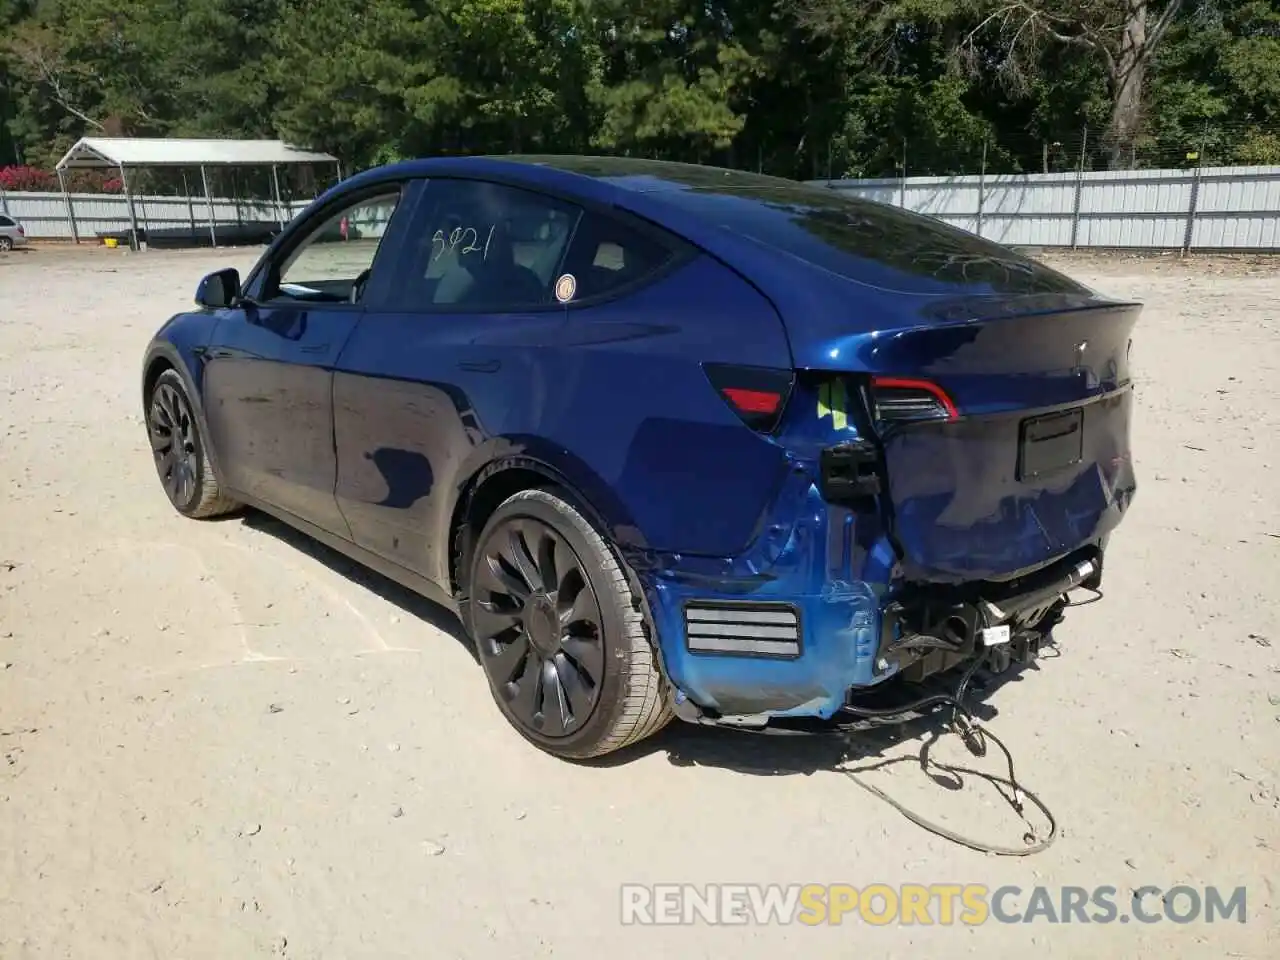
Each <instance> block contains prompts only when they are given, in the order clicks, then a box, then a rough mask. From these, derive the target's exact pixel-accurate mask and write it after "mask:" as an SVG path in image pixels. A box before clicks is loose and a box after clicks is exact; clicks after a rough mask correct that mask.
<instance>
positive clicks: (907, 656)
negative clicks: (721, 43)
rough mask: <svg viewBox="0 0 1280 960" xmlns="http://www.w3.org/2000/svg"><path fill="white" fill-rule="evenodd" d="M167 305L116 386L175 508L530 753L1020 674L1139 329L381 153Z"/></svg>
mask: <svg viewBox="0 0 1280 960" xmlns="http://www.w3.org/2000/svg"><path fill="white" fill-rule="evenodd" d="M355 223H359V224H361V225H362V228H361V230H360V232H359V235H358V236H353V233H352V231H351V230H350V229H348V230H346V231H343V229H342V225H343V224H347V225H348V226H350V225H351V224H355ZM335 228H337V229H335ZM195 299H196V303H197V305H198V308H199V309H197V310H194V311H191V312H184V313H181V314H178V315H177V316H174V317H173V318H171V319H170V320H169V321H168V322H167V323H166V324H164V326H163V327H162V328H161V329H160V331H159V332H158V333H157V334H156V336H155V338H154V339H153V341H152V342H151V344H150V345H149V346H148V348H147V350H146V353H145V356H144V357H143V362H142V367H141V371H140V372H141V383H140V387H141V398H142V401H143V405H144V407H143V409H144V412H145V417H146V424H147V429H148V431H149V434H150V446H151V450H152V451H153V456H154V459H155V466H156V469H157V471H158V473H159V477H160V481H161V483H162V485H163V488H164V490H165V492H166V494H167V496H168V498H169V500H170V502H171V503H172V505H173V506H174V508H176V509H177V510H178V511H179V512H180V513H182V514H184V515H186V516H189V517H210V516H214V515H216V514H220V513H227V512H229V511H231V510H234V509H237V508H239V507H241V506H244V505H248V506H252V507H256V508H258V509H261V510H264V511H266V512H268V513H271V514H273V515H275V516H276V517H278V518H280V519H282V520H284V521H285V522H286V523H289V524H291V525H293V526H295V527H297V528H298V529H300V530H303V531H305V532H306V533H308V534H310V535H311V536H313V537H315V538H316V539H318V540H321V541H323V542H325V543H328V544H329V545H330V546H332V547H334V548H335V549H337V550H340V551H342V552H344V553H346V554H348V555H349V556H352V557H354V558H356V559H358V560H359V561H360V562H362V563H364V564H365V565H367V566H369V567H371V568H373V569H375V570H378V571H380V572H381V573H383V574H385V575H387V576H389V577H391V578H393V579H396V580H398V581H400V582H401V583H404V584H407V585H409V586H410V587H411V588H413V589H415V590H417V591H419V592H420V593H422V594H423V595H425V596H427V597H429V598H431V599H434V600H436V601H438V602H439V603H441V604H444V605H446V606H447V607H449V608H451V609H453V610H455V611H457V612H458V613H459V614H460V616H461V618H462V621H463V623H464V624H465V625H466V628H467V631H468V632H469V634H470V636H471V638H472V640H473V641H474V643H475V648H476V653H477V656H478V659H479V661H480V663H481V665H482V667H483V669H484V671H485V673H486V674H487V677H488V681H489V686H490V688H491V690H492V693H493V696H494V699H495V700H496V701H497V704H498V706H499V708H500V709H501V711H502V713H503V714H504V716H505V717H506V718H507V720H508V721H510V723H511V724H512V725H513V726H514V727H515V728H516V729H517V730H519V731H520V733H521V734H523V735H524V736H525V737H526V738H527V739H528V740H530V741H532V742H533V743H534V744H536V745H537V746H538V747H540V748H542V749H544V750H547V751H548V752H551V753H553V754H556V755H559V756H562V757H568V758H585V757H593V756H599V755H601V754H605V753H609V752H611V751H614V750H617V749H618V748H620V747H624V746H627V745H628V744H631V743H635V742H637V741H638V740H641V739H643V738H645V737H647V736H649V735H650V734H652V733H654V732H655V731H656V730H658V729H659V728H660V727H662V726H663V725H664V724H665V723H666V722H667V721H668V720H669V719H671V718H672V717H673V716H674V717H678V718H680V719H681V720H685V721H689V722H693V723H702V724H717V725H724V726H733V727H737V728H743V727H756V728H768V727H770V726H771V725H774V726H776V725H777V724H780V723H781V724H784V725H785V724H787V723H789V722H794V721H796V720H797V719H801V720H805V721H808V722H812V721H815V720H816V721H830V720H832V719H841V718H842V717H843V716H844V715H847V714H849V713H850V712H851V711H852V710H853V708H855V707H856V706H857V701H858V699H859V698H860V697H864V695H866V694H867V693H868V692H869V691H871V690H872V689H873V688H879V687H881V686H882V685H883V684H885V683H886V682H888V681H891V680H892V681H895V682H897V683H900V684H904V685H908V686H910V685H915V686H916V688H921V687H923V686H925V684H926V681H929V682H930V683H932V682H934V681H936V680H937V679H938V678H939V676H940V675H941V674H943V673H947V672H951V671H955V670H963V671H966V673H965V674H964V677H965V680H964V682H959V683H958V685H957V690H959V689H961V688H963V687H964V686H966V685H967V678H968V676H969V673H968V672H967V671H971V670H973V669H976V665H978V664H981V663H986V664H989V665H990V666H991V669H992V670H994V671H996V672H999V671H1001V670H1004V669H1007V668H1008V667H1009V665H1010V662H1011V660H1023V661H1025V660H1029V659H1031V658H1033V657H1034V656H1035V655H1036V654H1037V652H1038V649H1039V645H1040V643H1041V642H1042V641H1043V640H1044V639H1045V638H1046V637H1047V636H1048V634H1049V631H1050V630H1051V629H1052V628H1053V626H1054V624H1055V623H1056V622H1057V621H1058V619H1059V618H1060V617H1061V616H1062V615H1063V613H1064V610H1065V608H1066V606H1067V595H1068V593H1069V592H1071V591H1073V590H1075V589H1076V588H1078V587H1083V588H1085V589H1092V590H1095V591H1096V590H1097V588H1098V586H1099V585H1100V583H1101V581H1102V570H1103V555H1104V552H1105V550H1106V547H1107V543H1108V540H1109V538H1110V537H1111V535H1112V533H1113V531H1115V529H1116V528H1117V527H1118V525H1119V524H1120V523H1121V521H1122V519H1123V517H1124V516H1125V513H1126V511H1127V509H1128V507H1129V504H1130V503H1131V502H1132V500H1133V497H1134V494H1135V490H1136V482H1135V479H1134V470H1133V463H1132V458H1131V454H1130V441H1129V425H1130V417H1131V411H1132V406H1133V384H1132V378H1131V376H1130V372H1129V348H1130V342H1131V341H1130V336H1131V333H1132V330H1133V328H1134V324H1135V323H1136V321H1137V320H1138V316H1139V313H1140V311H1141V306H1140V305H1139V304H1136V303H1130V302H1123V301H1116V300H1110V299H1107V298H1105V297H1103V296H1101V295H1100V294H1097V293H1095V292H1094V291H1092V290H1090V289H1088V288H1086V287H1084V286H1082V285H1081V284H1079V283H1077V282H1075V281H1074V280H1071V279H1070V278H1068V277H1067V276H1065V275H1063V274H1061V273H1059V272H1057V271H1055V270H1053V269H1050V268H1049V267H1047V266H1045V265H1043V264H1041V263H1038V262H1036V261H1034V260H1031V259H1029V258H1027V257H1024V256H1020V255H1018V254H1016V253H1014V252H1013V251H1011V250H1009V249H1008V248H1006V247H1003V246H1000V245H998V244H995V243H992V242H991V241H988V240H984V239H981V238H979V237H976V236H974V235H973V234H971V233H966V232H964V231H961V230H959V229H956V228H953V227H950V226H947V225H944V224H942V223H940V222H938V221H937V220H933V219H930V218H927V217H924V216H920V215H918V214H913V213H910V212H907V211H904V210H900V209H896V208H894V207H890V206H887V205H883V204H879V203H874V202H871V201H867V200H862V199H856V198H850V197H847V196H843V195H841V194H840V193H838V192H836V191H834V190H830V189H824V188H821V187H816V186H806V185H803V184H800V183H796V182H794V181H788V180H780V179H775V178H771V177H765V176H760V175H756V174H748V173H741V172H736V171H730V170H722V169H716V168H710V167H701V166H690V165H684V164H675V163H664V162H656V161H644V160H634V159H616V158H587V157H523V158H521V157H510V158H502V159H497V158H440V159H432V160H420V161H411V162H406V163H401V164H397V165H392V166H387V167H382V168H379V169H375V170H370V171H366V172H364V173H362V174H360V175H358V176H356V177H354V178H352V179H350V180H348V181H346V182H345V183H342V184H340V185H339V186H337V187H335V188H334V189H332V190H330V191H329V192H328V193H326V194H325V195H324V196H322V197H320V198H319V199H318V200H317V201H316V202H315V204H314V205H313V206H311V207H310V208H309V209H308V210H307V211H305V212H304V213H303V214H301V215H300V216H299V217H298V218H296V219H295V220H294V221H293V222H292V223H291V224H290V225H289V226H288V227H287V228H286V229H285V230H284V231H283V232H282V233H281V235H280V236H279V237H277V238H276V240H275V241H274V242H273V243H272V244H271V246H270V247H269V248H268V249H267V251H266V252H265V253H264V254H263V256H262V257H261V259H260V260H259V262H258V263H257V265H256V266H255V267H254V268H253V269H252V271H251V272H250V273H249V274H248V276H247V277H245V278H244V279H243V281H242V280H241V277H240V275H239V274H238V272H237V271H236V270H234V269H227V270H222V271H219V272H217V273H213V274H210V275H209V276H207V277H205V278H204V280H203V281H202V282H201V283H200V285H199V288H198V290H197V293H196V298H195ZM1113 646H1114V645H1111V646H1108V644H1107V643H1106V642H1105V641H1104V640H1100V641H1099V648H1098V650H1097V653H1098V656H1099V658H1104V657H1106V656H1110V655H1112V654H1113V652H1114V651H1113ZM1121 692H1122V691H1116V693H1117V695H1119V694H1120V693H1121ZM959 696H960V694H959V693H958V692H957V694H956V697H959ZM922 699H923V698H922ZM933 699H935V700H936V699H937V698H936V697H935V698H933ZM864 703H865V701H864ZM863 709H867V708H866V707H865V706H864V707H863ZM1063 709H1064V714H1063V718H1062V722H1063V724H1069V720H1070V718H1069V717H1068V716H1067V714H1066V712H1065V711H1066V709H1067V708H1066V707H1065V706H1064V708H1063ZM451 733H455V734H457V735H461V736H465V735H466V734H465V733H462V732H459V731H443V730H442V731H441V735H450V734H451Z"/></svg>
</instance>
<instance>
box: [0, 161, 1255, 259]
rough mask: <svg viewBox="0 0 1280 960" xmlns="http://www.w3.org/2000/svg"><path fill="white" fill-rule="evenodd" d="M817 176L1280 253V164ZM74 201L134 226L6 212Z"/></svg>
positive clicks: (985, 209)
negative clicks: (997, 173) (959, 174)
mask: <svg viewBox="0 0 1280 960" xmlns="http://www.w3.org/2000/svg"><path fill="white" fill-rule="evenodd" d="M814 182H815V183H818V184H822V185H826V186H829V187H831V188H832V189H834V190H841V191H849V192H850V193H854V194H857V195H858V196H863V197H868V198H870V199H872V200H879V201H881V202H883V203H889V204H893V205H895V206H902V207H906V208H907V209H910V210H915V211H917V212H920V213H925V214H928V215H930V216H933V217H937V218H939V219H941V220H944V221H946V222H948V223H951V224H954V225H956V226H958V227H961V228H963V229H965V230H969V231H971V232H973V233H977V234H979V235H981V236H984V237H988V238H990V239H992V240H995V241H997V242H1000V243H1005V244H1010V245H1013V246H1029V247H1103V248H1117V247H1128V248H1138V249H1156V250H1233V251H1273V250H1280V166H1278V167H1205V168H1203V169H1199V170H1132V171H1123V172H1102V173H1083V174H1077V173H1045V174H1030V175H1025V176H992V177H981V176H965V177H909V178H907V179H905V180H901V179H899V180H819V181H814ZM307 202H308V201H295V202H294V203H292V204H283V205H282V206H281V207H280V208H278V209H277V207H276V205H275V204H274V203H271V202H270V201H267V202H260V203H253V202H248V201H236V200H233V199H228V198H215V199H214V201H213V219H214V220H215V221H216V223H217V225H218V226H219V227H222V228H231V227H234V226H237V225H249V224H262V225H273V224H278V223H280V222H288V220H290V219H291V218H292V217H293V216H294V215H296V214H297V213H298V212H300V211H301V210H302V209H303V208H304V207H305V206H306V203H307ZM68 206H70V209H71V210H73V211H74V213H75V224H76V231H77V233H78V235H79V236H80V238H81V239H82V240H90V241H92V240H93V239H94V238H95V237H96V235H97V234H99V233H119V232H122V231H125V230H128V229H129V208H128V204H127V202H126V201H125V198H124V197H123V196H119V195H108V194H72V195H71V196H70V197H69V198H67V197H64V196H63V195H62V194H61V193H0V213H7V214H8V215H10V216H12V217H14V218H15V219H17V220H18V221H20V222H21V223H22V224H23V226H25V227H26V230H27V234H28V236H31V237H33V238H36V239H65V240H70V239H71V238H72V236H73V234H72V222H71V218H70V216H69V210H68ZM134 212H135V214H136V215H137V219H138V227H139V229H141V230H143V231H146V233H147V234H148V235H150V234H152V233H154V232H157V231H174V232H183V233H190V234H192V235H194V236H196V237H197V238H200V237H201V235H203V237H207V236H208V232H209V219H210V211H209V205H208V202H207V201H206V200H205V199H204V198H203V197H200V198H192V199H190V200H188V199H187V198H186V197H134Z"/></svg>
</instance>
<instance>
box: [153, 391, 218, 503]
mask: <svg viewBox="0 0 1280 960" xmlns="http://www.w3.org/2000/svg"><path fill="white" fill-rule="evenodd" d="M147 433H148V435H149V436H150V438H151V452H152V454H153V455H154V456H155V462H156V473H157V474H158V475H159V477H160V484H161V486H163V487H164V492H165V495H166V496H167V497H168V498H169V502H170V503H171V504H173V507H174V509H175V510H177V511H178V512H179V513H180V514H182V515H183V516H185V517H191V518H193V519H205V518H208V517H216V516H220V515H222V514H226V513H231V512H232V511H234V510H236V509H238V508H239V507H240V504H239V503H237V502H236V501H235V500H233V499H231V498H230V497H228V496H226V494H224V493H223V491H222V487H221V486H220V485H219V483H218V478H217V475H216V474H214V472H213V466H212V464H210V462H209V453H208V450H207V449H206V447H205V440H204V437H203V436H202V435H201V433H200V423H199V421H198V420H197V419H196V416H195V407H194V406H193V405H192V403H191V398H190V397H188V396H187V388H186V386H185V385H184V384H183V382H182V377H180V376H178V373H177V371H175V370H166V371H164V373H162V374H160V376H159V377H157V378H156V382H155V385H154V386H153V387H152V388H151V395H150V396H149V397H148V398H147Z"/></svg>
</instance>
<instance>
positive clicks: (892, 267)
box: [661, 174, 1141, 582]
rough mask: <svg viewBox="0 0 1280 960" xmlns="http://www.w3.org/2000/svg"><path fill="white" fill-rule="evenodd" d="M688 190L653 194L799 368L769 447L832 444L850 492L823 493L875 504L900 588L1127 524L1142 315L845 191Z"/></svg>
mask: <svg viewBox="0 0 1280 960" xmlns="http://www.w3.org/2000/svg"><path fill="white" fill-rule="evenodd" d="M689 187H691V189H689V188H686V189H682V190H679V191H674V192H669V193H666V194H664V195H661V199H662V201H664V202H665V203H666V204H668V205H670V206H671V207H673V208H678V209H679V210H680V211H681V213H682V214H687V215H689V216H691V217H695V218H697V219H698V220H699V221H701V222H702V223H703V224H714V226H715V229H714V230H713V231H712V230H709V231H706V232H705V233H704V235H703V236H702V237H700V238H699V240H700V242H702V243H703V244H704V246H707V247H708V249H712V250H713V251H714V252H717V253H718V254H720V255H721V256H723V257H724V258H725V259H728V260H730V261H731V262H734V263H735V265H737V266H738V267H739V269H741V270H742V272H743V274H744V275H745V276H749V277H751V279H752V281H753V282H754V283H756V284H757V285H758V286H759V287H760V289H761V290H762V291H763V292H764V293H765V294H766V295H768V296H769V297H770V298H771V299H772V300H773V302H774V303H775V305H776V306H777V307H778V310H779V313H780V315H781V316H782V319H783V323H784V325H785V327H786V329H787V334H788V339H789V341H790V345H791V350H792V365H793V366H794V367H795V368H796V370H797V371H798V374H797V377H796V379H795V382H794V385H793V387H792V390H791V394H790V396H789V398H788V400H787V404H786V409H785V411H784V413H783V415H782V417H781V419H780V422H779V423H778V425H777V427H776V429H775V431H774V436H775V438H776V439H777V440H778V442H780V443H782V444H783V445H784V446H788V447H790V448H791V449H793V450H794V451H796V452H797V453H798V454H800V455H803V456H816V455H819V454H821V451H823V450H826V451H827V454H826V455H825V456H823V457H822V459H823V462H824V463H826V464H827V466H828V468H829V469H840V470H844V471H845V476H844V478H843V480H844V481H846V482H844V486H843V492H841V487H840V484H838V483H837V484H834V485H833V486H832V487H831V490H832V491H833V492H832V493H831V494H830V496H831V497H849V498H854V499H859V498H860V499H859V502H860V503H862V504H863V505H864V506H865V504H866V503H867V502H868V497H867V496H861V495H862V494H868V495H869V497H870V500H871V501H874V507H875V509H878V510H880V511H881V512H882V513H883V515H884V519H885V520H886V525H887V527H888V529H889V530H890V531H891V533H890V536H891V537H892V539H893V541H894V546H895V548H896V552H897V553H898V556H899V560H900V563H901V566H902V571H903V574H904V575H905V576H906V577H908V578H909V579H913V580H929V581H945V582H966V581H975V580H1000V579H1007V578H1009V577H1013V576H1017V575H1021V574H1023V573H1026V572H1029V571H1030V570H1032V569H1035V568H1037V567H1040V566H1043V565H1045V564H1047V563H1050V562H1052V561H1054V560H1056V559H1058V558H1060V557H1062V556H1064V555H1067V554H1070V553H1072V552H1074V551H1076V550H1078V549H1080V548H1082V547H1086V546H1088V545H1089V544H1097V543H1100V542H1101V541H1103V540H1104V539H1105V537H1106V536H1107V534H1108V533H1109V532H1110V531H1111V530H1112V529H1113V528H1114V527H1115V525H1116V524H1117V523H1118V522H1119V520H1120V517H1121V516H1122V514H1123V513H1124V511H1125V509H1126V507H1127V506H1128V503H1129V501H1130V499H1131V498H1132V496H1133V494H1134V490H1135V483H1134V476H1133V470H1132V464H1131V461H1130V448H1129V424H1130V416H1131V408H1132V385H1131V382H1130V374H1129V348H1130V337H1131V334H1132V331H1133V327H1134V324H1135V323H1136V321H1137V319H1138V316H1139V313H1140V310H1141V306H1140V305H1139V304H1135V303H1128V302H1121V301H1115V300H1110V299H1107V298H1105V297H1102V296H1100V295H1099V294H1097V293H1096V292H1095V291H1093V290H1090V289H1089V288H1087V287H1085V286H1083V285H1082V284H1080V283H1078V282H1076V281H1074V280H1072V279H1070V278H1069V277H1067V276H1065V275H1063V274H1062V273H1059V272H1058V271H1055V270H1052V269H1050V268H1049V267H1047V266H1045V265H1043V264H1040V263H1037V262H1036V261H1034V260H1031V259H1030V258H1027V257H1024V256H1021V255H1019V254H1016V253H1014V252H1013V251H1011V250H1009V249H1008V248H1006V247H1003V246H999V245H997V244H994V243H991V242H989V241H986V240H982V239H980V238H978V237H976V236H974V235H973V234H970V233H967V232H963V231H961V230H958V229H956V228H953V227H949V226H946V225H944V224H942V223H940V222H938V221H936V220H933V219H931V218H925V217H923V216H919V215H916V214H912V213H908V212H905V211H902V210H899V209H896V208H892V207H888V206H885V205H882V204H878V203H872V202H870V201H865V200H858V199H856V198H848V197H845V196H841V195H840V194H839V193H838V192H837V191H835V190H829V189H821V188H813V187H804V186H800V185H798V184H790V183H788V182H786V181H777V180H771V179H769V178H756V177H752V176H750V175H736V174H735V175H732V176H728V175H726V176H725V177H723V178H722V179H721V181H719V182H716V183H715V184H713V185H703V184H696V185H695V184H690V185H689ZM835 454H838V455H839V456H836V455H835ZM841 457H843V458H844V461H845V462H843V463H840V462H839V461H840V458H841ZM854 460H860V461H861V462H860V463H857V464H854V463H853V462H852V461H854ZM832 464H835V467H832ZM850 471H852V472H850ZM858 474H862V475H863V476H862V479H858V478H857V475H858ZM850 478H853V479H852V480H851V479H850ZM868 484H870V486H869V485H868ZM855 488H856V489H855ZM873 488H878V490H875V489H873Z"/></svg>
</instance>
